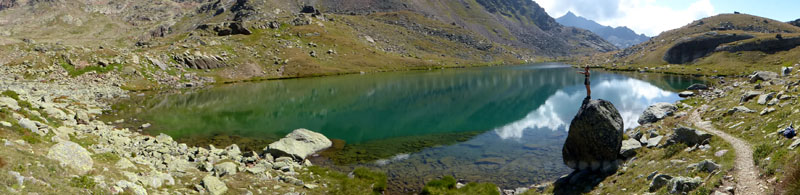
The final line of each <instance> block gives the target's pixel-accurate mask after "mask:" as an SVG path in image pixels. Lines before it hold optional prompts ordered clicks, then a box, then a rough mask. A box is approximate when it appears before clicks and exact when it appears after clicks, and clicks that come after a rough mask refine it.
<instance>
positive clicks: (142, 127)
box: [139, 123, 152, 129]
mask: <svg viewBox="0 0 800 195" xmlns="http://www.w3.org/2000/svg"><path fill="white" fill-rule="evenodd" d="M150 126H152V125H151V124H150V123H145V124H142V126H140V127H139V128H140V129H147V128H148V127H150Z"/></svg>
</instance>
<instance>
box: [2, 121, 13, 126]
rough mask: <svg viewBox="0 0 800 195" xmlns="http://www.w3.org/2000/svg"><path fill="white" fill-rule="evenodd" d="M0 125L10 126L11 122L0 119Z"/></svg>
mask: <svg viewBox="0 0 800 195" xmlns="http://www.w3.org/2000/svg"><path fill="white" fill-rule="evenodd" d="M0 126H3V127H11V126H12V125H11V123H9V122H6V121H0Z"/></svg>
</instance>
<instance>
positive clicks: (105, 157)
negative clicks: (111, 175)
mask: <svg viewBox="0 0 800 195" xmlns="http://www.w3.org/2000/svg"><path fill="white" fill-rule="evenodd" d="M92 159H94V160H97V161H100V162H107V163H114V162H117V161H118V160H119V159H120V157H119V156H117V155H116V154H114V153H111V152H105V153H99V154H93V155H92Z"/></svg>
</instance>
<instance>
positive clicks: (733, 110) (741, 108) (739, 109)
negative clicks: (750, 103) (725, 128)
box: [728, 106, 756, 115]
mask: <svg viewBox="0 0 800 195" xmlns="http://www.w3.org/2000/svg"><path fill="white" fill-rule="evenodd" d="M737 112H744V113H754V112H756V111H755V110H751V109H750V108H747V107H744V106H736V107H733V108H731V109H730V110H728V115H732V114H734V113H737Z"/></svg>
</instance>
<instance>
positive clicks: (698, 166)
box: [687, 159, 719, 173]
mask: <svg viewBox="0 0 800 195" xmlns="http://www.w3.org/2000/svg"><path fill="white" fill-rule="evenodd" d="M687 168H689V169H694V171H705V172H707V173H711V172H714V171H716V170H717V169H719V164H717V163H714V161H712V160H711V159H705V160H703V161H700V162H699V163H695V164H691V165H689V166H688V167H687Z"/></svg>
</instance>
